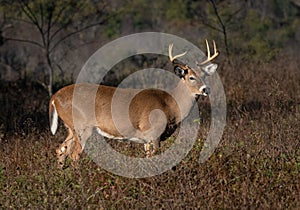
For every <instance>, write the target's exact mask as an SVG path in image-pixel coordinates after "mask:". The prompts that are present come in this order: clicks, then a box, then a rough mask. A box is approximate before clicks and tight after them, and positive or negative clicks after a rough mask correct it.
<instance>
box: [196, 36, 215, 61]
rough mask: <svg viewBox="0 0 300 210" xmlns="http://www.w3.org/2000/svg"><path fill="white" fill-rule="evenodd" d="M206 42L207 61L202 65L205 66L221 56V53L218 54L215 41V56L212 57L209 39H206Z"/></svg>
mask: <svg viewBox="0 0 300 210" xmlns="http://www.w3.org/2000/svg"><path fill="white" fill-rule="evenodd" d="M205 42H206V48H207V59H206V60H205V61H203V62H202V63H200V65H203V64H206V63H208V62H209V61H212V60H213V59H215V58H216V57H217V56H218V55H219V52H218V50H217V47H216V42H215V40H213V44H214V54H213V55H212V56H211V55H210V50H209V45H208V41H207V39H205Z"/></svg>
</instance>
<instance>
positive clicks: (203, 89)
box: [200, 85, 210, 96]
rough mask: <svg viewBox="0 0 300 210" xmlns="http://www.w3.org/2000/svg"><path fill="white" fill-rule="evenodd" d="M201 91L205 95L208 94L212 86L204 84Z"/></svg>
mask: <svg viewBox="0 0 300 210" xmlns="http://www.w3.org/2000/svg"><path fill="white" fill-rule="evenodd" d="M200 92H201V94H202V95H204V96H208V95H209V94H210V88H209V87H207V86H206V85H203V86H202V87H201V88H200Z"/></svg>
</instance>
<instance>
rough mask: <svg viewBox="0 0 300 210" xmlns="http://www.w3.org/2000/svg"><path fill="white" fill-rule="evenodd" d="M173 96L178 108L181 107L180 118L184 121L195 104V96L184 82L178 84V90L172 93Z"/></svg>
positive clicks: (175, 89)
mask: <svg viewBox="0 0 300 210" xmlns="http://www.w3.org/2000/svg"><path fill="white" fill-rule="evenodd" d="M171 94H172V96H173V97H174V99H175V101H176V103H177V106H179V109H180V116H181V117H180V118H181V120H183V119H184V118H185V117H186V116H187V115H188V114H189V113H190V111H191V109H192V107H193V105H194V104H195V101H196V98H195V95H194V94H192V92H191V91H190V90H189V89H188V87H187V86H186V84H185V82H184V80H180V81H179V82H178V84H177V86H176V88H174V89H173V90H172V91H171ZM181 120H180V121H181Z"/></svg>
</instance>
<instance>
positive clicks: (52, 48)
mask: <svg viewBox="0 0 300 210" xmlns="http://www.w3.org/2000/svg"><path fill="white" fill-rule="evenodd" d="M105 21H106V20H102V21H100V22H97V23H93V24H90V25H87V26H85V27H83V28H81V29H78V30H76V31H73V32H71V33H69V34H67V35H65V36H64V37H62V38H61V39H59V40H58V41H57V42H56V43H55V44H54V45H53V47H51V49H50V50H49V52H50V53H51V52H52V51H53V50H54V49H55V48H56V47H57V46H58V45H59V44H60V43H61V42H63V41H64V40H66V39H68V38H69V37H71V36H74V35H75V34H78V33H80V32H82V31H84V30H87V29H89V28H92V27H95V26H97V25H101V24H103V23H104V22H105Z"/></svg>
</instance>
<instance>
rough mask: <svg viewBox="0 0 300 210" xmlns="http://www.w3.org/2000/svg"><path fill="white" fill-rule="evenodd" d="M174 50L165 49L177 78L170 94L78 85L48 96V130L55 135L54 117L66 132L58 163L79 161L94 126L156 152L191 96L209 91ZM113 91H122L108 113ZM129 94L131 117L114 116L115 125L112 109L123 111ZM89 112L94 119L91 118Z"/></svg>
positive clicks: (184, 112) (209, 68)
mask: <svg viewBox="0 0 300 210" xmlns="http://www.w3.org/2000/svg"><path fill="white" fill-rule="evenodd" d="M207 46H208V45H207ZM172 47H173V45H170V46H169V58H170V61H171V62H172V64H173V65H174V72H175V74H176V75H177V76H178V77H179V78H180V80H179V82H178V84H177V86H176V87H175V88H174V89H173V90H171V91H170V93H166V92H164V91H162V90H159V89H146V90H142V91H138V90H135V89H116V88H115V87H110V86H104V85H95V84H76V85H69V86H66V87H64V88H62V89H60V90H59V91H58V92H57V93H55V94H54V95H53V96H52V98H51V100H50V106H49V107H50V109H49V112H50V122H51V132H52V133H53V134H54V133H55V131H56V129H57V118H58V116H59V117H60V118H61V119H62V120H63V122H64V125H65V126H66V127H67V129H68V131H69V135H68V136H67V138H66V140H65V141H64V142H63V144H62V145H61V146H60V147H59V148H58V149H57V150H56V152H57V157H58V161H59V163H60V164H61V165H63V164H64V161H65V159H66V157H67V156H70V158H71V159H73V160H78V159H79V156H80V154H81V152H82V150H83V149H84V145H85V142H86V140H87V139H88V138H89V137H90V135H91V134H92V130H93V128H97V130H98V132H99V133H100V134H101V135H103V136H105V137H108V138H112V139H128V140H130V141H134V142H138V143H144V144H145V150H146V152H147V156H149V155H150V150H149V148H150V147H149V144H153V147H154V151H155V149H156V148H158V147H159V144H160V141H161V140H162V138H164V137H165V134H166V133H167V134H172V132H174V130H172V129H174V128H176V126H177V125H178V124H179V123H180V122H181V121H182V120H183V119H184V118H185V117H186V116H187V115H188V114H189V112H190V110H191V108H192V107H193V104H194V102H195V98H196V97H197V96H198V95H208V93H209V91H208V90H209V89H208V87H206V85H205V84H203V80H202V78H200V77H199V75H197V74H196V72H195V71H194V70H193V69H192V68H191V67H189V66H188V65H186V64H183V63H181V62H179V61H177V60H176V58H179V57H181V56H183V55H185V53H186V52H185V53H182V54H179V55H175V56H172ZM214 50H215V55H214V56H213V58H215V57H216V56H217V55H216V52H217V51H216V46H215V43H214ZM208 57H209V58H208V59H207V60H209V61H211V60H212V57H210V55H209V56H208ZM206 63H207V62H202V63H201V64H200V65H199V67H200V68H201V70H202V71H204V72H205V73H206V74H208V75H211V74H212V73H213V72H212V70H214V71H215V70H216V69H217V64H209V65H205V66H202V65H204V64H206ZM208 71H210V72H208ZM75 88H76V93H77V91H79V94H80V96H81V97H82V99H81V100H79V101H77V103H76V104H73V93H74V90H75ZM94 90H97V91H94ZM116 92H118V93H121V94H119V95H120V98H118V99H120V100H119V101H118V106H117V107H116V108H115V110H112V100H113V97H114V94H115V93H116ZM95 93H96V96H95V95H94V94H95ZM132 96H134V97H133V99H132V100H131V101H130V107H129V119H126V120H129V123H127V122H128V121H126V120H124V118H122V117H120V118H118V119H117V123H115V122H116V119H115V118H114V119H113V114H112V111H114V112H116V113H122V112H123V109H124V107H126V106H123V105H124V104H123V101H126V100H128V98H132ZM91 104H95V107H91ZM162 112H163V113H164V117H163V118H162V117H161V116H162V115H161V113H162ZM93 114H94V115H96V116H95V117H94V115H93ZM95 118H96V119H95ZM153 119H155V120H153ZM74 124H76V126H75V125H74ZM116 124H118V125H122V128H121V129H118V127H117V126H116ZM170 129H171V130H170Z"/></svg>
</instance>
